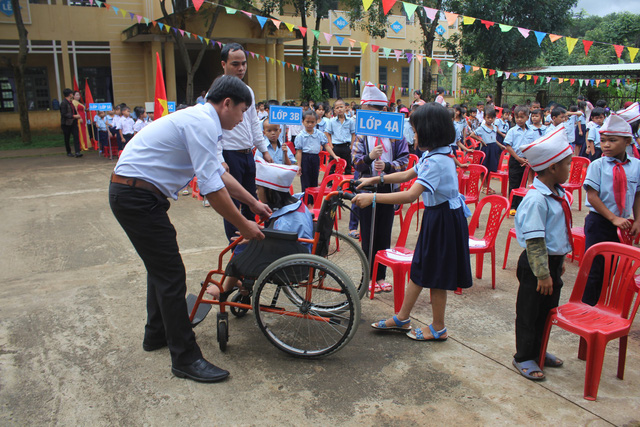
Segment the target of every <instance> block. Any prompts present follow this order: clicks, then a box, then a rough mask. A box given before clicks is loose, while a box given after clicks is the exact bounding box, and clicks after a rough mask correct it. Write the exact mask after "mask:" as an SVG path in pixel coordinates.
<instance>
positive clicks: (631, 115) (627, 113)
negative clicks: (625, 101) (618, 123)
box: [616, 102, 640, 124]
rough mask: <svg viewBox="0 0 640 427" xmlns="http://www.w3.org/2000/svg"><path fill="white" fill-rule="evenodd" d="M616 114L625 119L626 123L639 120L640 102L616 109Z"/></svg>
mask: <svg viewBox="0 0 640 427" xmlns="http://www.w3.org/2000/svg"><path fill="white" fill-rule="evenodd" d="M616 114H617V115H619V116H620V117H622V118H623V119H625V120H626V121H627V123H629V124H631V123H633V122H635V121H637V120H640V104H638V103H637V102H634V103H633V104H631V105H629V106H628V107H627V108H625V109H624V110H620V111H618V112H617V113H616Z"/></svg>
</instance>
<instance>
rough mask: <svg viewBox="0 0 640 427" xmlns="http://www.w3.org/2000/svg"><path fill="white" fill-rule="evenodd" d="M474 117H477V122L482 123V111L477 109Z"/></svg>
mask: <svg viewBox="0 0 640 427" xmlns="http://www.w3.org/2000/svg"><path fill="white" fill-rule="evenodd" d="M476 119H478V123H482V121H483V120H484V111H478V112H477V113H476Z"/></svg>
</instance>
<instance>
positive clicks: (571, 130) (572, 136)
mask: <svg viewBox="0 0 640 427" xmlns="http://www.w3.org/2000/svg"><path fill="white" fill-rule="evenodd" d="M577 120H578V119H577V117H576V116H571V117H569V119H567V121H566V122H564V123H563V124H564V128H565V130H566V131H567V137H568V138H569V144H573V143H574V142H576V122H577Z"/></svg>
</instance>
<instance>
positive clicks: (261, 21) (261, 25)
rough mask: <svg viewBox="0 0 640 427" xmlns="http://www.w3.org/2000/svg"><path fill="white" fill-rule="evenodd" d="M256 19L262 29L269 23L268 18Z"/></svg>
mask: <svg viewBox="0 0 640 427" xmlns="http://www.w3.org/2000/svg"><path fill="white" fill-rule="evenodd" d="M201 1H204V0H201ZM256 19H257V20H258V23H260V28H264V24H266V23H267V20H268V18H266V17H264V16H258V15H256Z"/></svg>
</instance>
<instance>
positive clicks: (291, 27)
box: [284, 22, 295, 32]
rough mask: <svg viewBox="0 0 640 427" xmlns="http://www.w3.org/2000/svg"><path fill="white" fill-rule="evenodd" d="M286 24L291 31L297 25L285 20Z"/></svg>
mask: <svg viewBox="0 0 640 427" xmlns="http://www.w3.org/2000/svg"><path fill="white" fill-rule="evenodd" d="M284 25H286V27H287V29H288V30H289V32H291V31H293V28H294V27H295V25H293V24H290V23H288V22H285V23H284Z"/></svg>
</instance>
